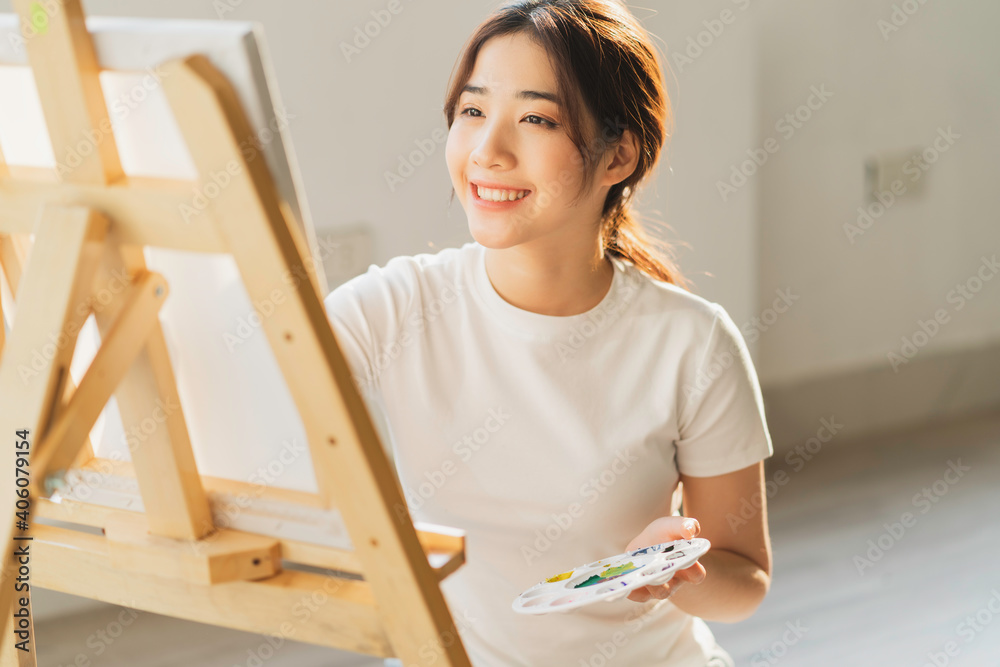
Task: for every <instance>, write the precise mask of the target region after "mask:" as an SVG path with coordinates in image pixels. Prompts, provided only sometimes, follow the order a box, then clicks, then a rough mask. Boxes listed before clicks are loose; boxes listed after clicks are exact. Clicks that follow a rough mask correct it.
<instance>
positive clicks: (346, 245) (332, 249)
mask: <svg viewBox="0 0 1000 667" xmlns="http://www.w3.org/2000/svg"><path fill="white" fill-rule="evenodd" d="M316 241H317V244H318V245H319V252H320V256H321V257H322V258H323V269H324V270H325V271H326V279H327V283H328V285H327V286H328V287H329V288H330V289H331V290H332V289H333V288H335V287H337V286H338V285H341V284H342V283H345V282H347V281H348V280H350V279H351V278H353V277H355V276H357V275H360V274H362V273H364V272H365V271H367V270H368V267H369V266H371V264H372V262H373V261H374V257H375V251H374V239H373V238H372V233H371V229H370V227H369V226H368V225H358V226H355V227H350V228H331V229H327V230H317V231H316Z"/></svg>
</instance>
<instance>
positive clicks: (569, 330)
mask: <svg viewBox="0 0 1000 667" xmlns="http://www.w3.org/2000/svg"><path fill="white" fill-rule="evenodd" d="M612 262H613V264H614V268H615V273H614V278H613V280H612V284H611V288H610V290H609V291H608V293H607V295H606V296H605V297H604V299H603V300H602V301H601V302H600V304H598V305H597V306H595V307H594V308H593V309H591V310H589V311H588V312H586V313H582V314H579V315H573V316H569V317H557V316H550V315H541V314H538V313H532V312H530V311H526V310H522V309H520V308H517V307H515V306H513V305H512V304H510V303H508V302H507V301H505V300H504V299H503V298H502V297H501V296H500V295H499V294H498V293H497V292H496V290H495V289H494V288H493V286H492V284H491V283H490V281H489V277H488V275H487V273H486V264H485V248H484V247H483V246H481V245H480V244H478V243H475V242H470V243H466V244H465V245H464V246H462V247H461V248H447V249H444V250H441V251H440V252H438V253H436V254H430V253H423V254H419V255H415V256H400V257H395V258H393V259H391V260H389V262H387V263H386V265H385V266H384V267H378V266H376V265H374V264H373V265H371V266H370V267H369V269H368V271H367V272H366V273H364V274H361V275H359V276H356V277H355V278H353V279H352V280H350V281H348V282H346V283H344V284H343V285H341V286H340V287H338V288H337V289H335V290H334V291H333V292H331V293H330V294H329V295H328V296H327V298H326V299H325V305H326V310H327V313H328V315H329V318H330V320H331V323H332V325H333V330H334V333H335V335H336V337H337V340H338V342H339V344H340V346H341V348H342V349H343V351H344V354H345V356H346V358H347V360H348V363H349V364H350V366H351V369H352V372H353V374H354V379H355V382H356V383H357V384H358V387H359V388H360V389H361V391H362V395H363V396H364V397H365V400H366V402H367V405H368V407H369V411H370V412H371V413H372V418H373V420H374V421H375V424H376V427H377V428H378V430H379V431H380V434H381V435H382V437H383V444H384V445H385V446H386V448H387V453H388V454H389V456H390V458H391V459H392V460H393V461H394V463H395V466H396V472H397V474H398V475H399V479H400V482H401V485H402V487H403V489H404V492H405V494H406V499H407V503H408V505H409V507H410V513H411V516H412V518H413V519H414V520H415V521H426V522H429V523H435V524H440V525H445V526H453V527H456V528H460V529H463V530H465V531H466V563H465V565H463V566H462V567H460V568H459V569H458V570H457V571H456V572H454V573H453V574H451V575H450V576H448V577H447V578H446V579H445V580H444V581H443V582H442V585H441V588H442V591H443V593H444V595H445V599H446V600H447V603H448V606H449V609H450V610H451V613H452V616H453V618H454V620H455V623H456V626H457V628H458V629H459V634H460V635H461V637H462V641H463V644H464V645H465V648H466V651H467V652H468V654H469V657H470V660H471V661H472V664H473V665H474V667H512V666H515V665H517V666H520V665H523V666H525V667H538V666H540V665H544V666H546V667H563V666H567V667H570V666H571V667H577V666H581V665H583V666H586V665H601V664H617V665H629V666H633V665H664V666H666V665H670V666H672V667H704V665H706V663H707V662H708V659H709V656H711V655H713V651H719V649H718V647H717V646H716V643H715V639H714V637H713V636H712V633H711V631H710V630H709V628H708V626H707V625H706V624H705V623H704V621H702V620H701V619H700V618H697V617H692V616H691V615H689V614H687V613H686V612H684V611H682V610H680V609H679V608H677V607H676V606H674V605H673V604H672V603H671V602H670V601H669V600H666V601H661V600H651V601H649V602H647V603H642V604H640V603H637V602H633V601H631V600H628V599H620V600H617V601H615V602H598V603H595V604H592V605H589V606H585V607H582V608H579V609H576V610H574V611H571V612H568V613H554V614H544V615H540V616H526V615H521V614H517V613H515V612H514V611H513V610H512V609H511V604H512V602H513V601H514V598H516V597H517V596H518V595H519V594H520V593H521V592H522V591H523V590H525V589H526V588H528V587H530V586H532V585H534V584H537V583H538V582H539V581H541V580H543V579H545V578H547V577H551V576H553V575H555V574H558V573H560V572H564V571H567V570H569V569H572V568H574V567H577V566H578V565H581V564H583V563H589V562H592V561H596V560H599V559H601V558H606V557H608V556H612V555H614V554H618V553H621V552H623V551H625V547H626V545H627V544H628V543H629V541H631V539H632V538H633V537H635V536H636V535H638V534H639V533H640V532H641V531H642V530H643V529H644V528H645V527H646V526H647V525H648V524H649V523H650V522H651V521H653V520H654V519H656V518H657V517H660V516H667V515H670V514H674V513H676V512H675V510H676V507H674V506H673V503H672V496H673V495H674V490H675V489H676V487H677V482H678V470H680V471H682V472H684V473H685V474H688V475H692V476H710V475H720V474H723V473H727V472H732V471H734V470H738V469H740V468H744V467H746V466H749V465H751V464H753V463H756V462H757V461H760V460H762V459H764V458H767V457H768V456H770V455H771V454H772V452H773V450H772V446H771V439H770V435H769V433H768V430H767V424H766V421H765V417H764V408H763V401H762V398H761V393H760V387H759V384H758V381H757V377H756V373H755V370H754V367H753V364H752V362H751V360H750V356H749V353H748V351H747V348H746V344H745V342H744V340H743V337H742V336H741V334H740V332H739V329H738V328H737V327H736V325H735V324H734V323H733V321H732V319H731V318H730V317H729V315H728V314H727V313H726V311H725V310H723V308H722V307H721V306H719V305H718V304H716V303H712V302H709V301H707V300H705V299H704V298H702V297H699V296H696V295H693V294H691V293H689V292H687V291H685V290H683V289H680V288H678V287H676V286H674V285H672V284H669V283H665V282H662V281H657V280H653V279H651V278H650V277H648V276H647V275H645V274H643V273H641V272H640V271H639V270H638V269H636V268H635V267H634V266H633V265H632V264H631V263H630V262H628V261H623V260H619V259H615V258H612ZM722 654H723V655H725V653H724V651H723V652H722ZM387 664H392V663H391V662H390V661H387ZM395 664H399V663H398V662H397V663H395ZM714 664H718V663H714Z"/></svg>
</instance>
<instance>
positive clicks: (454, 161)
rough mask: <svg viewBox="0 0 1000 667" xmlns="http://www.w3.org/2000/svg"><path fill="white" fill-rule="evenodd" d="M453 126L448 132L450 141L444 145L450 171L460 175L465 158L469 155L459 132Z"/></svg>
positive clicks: (453, 175) (454, 175)
mask: <svg viewBox="0 0 1000 667" xmlns="http://www.w3.org/2000/svg"><path fill="white" fill-rule="evenodd" d="M452 128H453V129H452V131H451V132H449V133H448V141H447V142H446V143H445V146H444V159H445V162H447V163H448V171H449V172H450V173H451V175H452V177H456V176H459V175H460V173H459V172H461V170H462V167H463V166H464V165H465V158H466V157H467V156H468V151H466V150H465V147H464V145H463V142H462V139H461V137H460V136H459V133H458V132H457V131H455V130H454V126H452Z"/></svg>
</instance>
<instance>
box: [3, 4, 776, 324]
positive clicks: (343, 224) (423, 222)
mask: <svg viewBox="0 0 1000 667" xmlns="http://www.w3.org/2000/svg"><path fill="white" fill-rule="evenodd" d="M227 2H228V3H229V4H228V5H227V4H226V3H227ZM387 4H388V3H387V2H385V1H383V0H364V1H352V2H316V1H312V2H307V1H304V0H286V1H284V2H281V3H277V2H265V1H263V0H243V1H242V2H240V0H218V2H215V3H213V2H210V1H209V0H170V1H169V2H167V1H166V0H154V1H149V2H141V3H140V2H125V1H124V0H89V1H87V2H85V3H84V7H85V10H86V11H87V12H88V14H89V15H92V16H98V15H111V16H130V15H131V16H146V17H156V16H161V17H171V18H197V19H211V20H218V17H219V14H220V12H218V11H217V7H220V6H221V7H226V6H229V7H231V11H225V12H222V13H221V14H222V16H223V17H224V18H226V19H234V20H255V21H260V22H261V23H262V24H263V26H264V33H265V36H266V38H267V42H268V45H269V48H270V53H271V57H272V60H273V61H274V65H275V69H276V72H277V78H278V85H279V89H280V91H281V95H282V98H283V100H284V102H285V106H286V107H287V109H288V111H289V113H290V116H291V119H290V130H291V133H292V137H293V142H294V146H295V151H296V154H297V157H298V161H299V163H300V166H301V169H302V174H303V179H304V183H305V187H306V194H307V197H308V200H309V205H310V207H311V211H312V217H313V220H314V222H315V224H316V226H317V229H319V230H320V231H324V230H327V229H330V228H338V229H344V228H349V227H352V226H355V225H357V224H368V225H370V226H371V229H372V230H373V233H374V241H375V243H374V257H373V258H372V261H374V262H375V263H377V264H384V263H385V262H386V261H388V259H389V258H391V257H393V256H396V255H400V254H415V253H419V252H436V251H437V250H439V249H441V248H445V247H449V246H455V245H460V244H461V243H464V242H466V241H469V240H472V237H471V235H470V234H469V232H468V228H467V223H466V219H465V214H464V212H463V211H462V208H461V206H460V205H459V203H458V201H457V200H456V201H455V203H454V204H453V205H452V206H451V207H450V208H449V206H448V197H449V194H450V190H451V181H450V179H449V177H448V172H447V169H446V166H445V161H444V144H443V142H442V143H439V144H435V142H434V141H433V137H434V136H444V134H443V132H444V131H445V130H446V126H445V120H444V114H443V112H442V105H443V98H444V93H445V86H446V84H447V81H448V77H449V76H450V74H451V71H452V68H453V66H454V65H455V62H456V59H457V58H458V55H459V51H460V49H461V47H462V45H463V44H464V42H465V40H466V39H468V37H469V35H470V34H471V32H472V30H473V29H474V28H475V26H476V25H477V24H478V23H479V21H481V20H482V19H483V18H484V17H485V16H486V15H487V13H488V12H489V10H490V9H491V8H492V7H493V5H494V3H493V2H489V1H482V0H478V1H476V2H444V1H443V0H433V1H432V0H424V1H423V2H411V1H410V0H402V8H403V9H402V11H401V12H400V13H399V14H398V15H394V16H392V20H391V22H389V24H388V25H387V26H386V27H384V28H382V29H381V32H380V34H378V35H377V36H376V37H374V38H373V39H371V43H370V44H369V45H367V46H366V47H365V48H364V49H362V50H361V52H360V53H359V54H354V55H352V56H351V60H350V62H348V60H347V58H346V57H345V56H344V54H343V53H342V50H341V44H342V43H350V42H352V41H353V40H354V38H355V29H356V28H362V29H363V28H364V26H365V24H366V23H367V22H369V21H372V20H373V17H372V15H371V12H372V11H378V10H382V9H385V7H386V6H387ZM714 4H716V5H718V6H720V7H723V6H726V5H729V4H731V3H729V1H728V0H725V1H721V0H714ZM706 6H707V5H706ZM0 11H10V2H9V0H0ZM636 13H637V15H638V16H639V17H640V18H642V19H643V20H644V23H645V25H646V26H647V29H649V30H650V31H651V32H653V33H654V34H655V35H657V36H658V37H659V38H661V39H662V40H664V41H665V42H666V43H667V44H670V43H673V42H675V41H677V42H679V41H683V40H686V39H687V37H688V36H689V35H695V34H697V32H698V31H700V30H703V29H704V27H703V26H702V25H701V23H700V22H701V20H702V19H703V18H705V17H706V16H708V13H706V12H705V7H702V8H699V9H696V8H694V7H693V6H690V7H689V6H688V5H687V4H681V3H677V7H676V8H675V9H672V10H671V11H670V12H660V13H658V14H656V13H653V12H651V11H650V10H636ZM714 13H715V14H717V13H718V12H717V11H715V12H714ZM751 37H752V31H751V30H750V27H749V25H747V24H746V22H744V25H739V24H734V25H733V26H732V27H731V28H728V33H727V34H726V35H725V39H720V40H718V42H717V43H716V44H714V45H713V46H712V48H711V49H707V50H706V52H705V54H704V55H703V56H702V57H701V58H699V59H698V60H697V61H696V64H695V65H693V66H691V67H690V68H688V69H685V70H684V71H683V72H680V73H677V72H675V74H677V76H676V81H674V80H671V81H670V85H671V95H672V97H673V98H674V100H673V101H674V102H675V103H676V104H677V129H676V135H675V141H674V143H673V146H672V147H671V148H669V149H668V156H669V159H670V160H671V162H672V165H673V169H674V174H673V177H670V176H669V174H668V172H667V167H666V166H663V167H662V168H661V170H660V173H659V175H658V184H657V185H656V186H655V187H654V186H653V184H652V183H651V184H650V187H649V191H648V192H647V193H646V196H645V197H644V198H643V199H642V210H643V211H644V212H645V213H646V214H648V215H650V216H654V217H656V218H657V219H659V220H662V221H665V222H666V223H667V224H670V225H671V226H672V227H673V229H674V237H673V239H677V240H682V241H684V242H686V243H688V244H690V245H691V248H690V249H688V248H681V249H680V252H679V254H678V259H679V260H680V261H681V263H682V264H681V266H682V269H683V270H684V272H685V273H686V274H687V275H690V277H691V278H692V279H693V280H696V286H697V288H698V290H699V293H702V294H704V295H705V296H706V297H708V298H710V299H713V300H717V301H719V302H720V303H722V305H723V306H725V307H726V308H727V309H729V311H730V314H732V316H733V317H734V319H736V320H737V322H742V321H744V320H746V319H747V318H748V317H749V316H750V314H751V312H753V311H754V306H753V300H754V299H755V294H756V288H755V286H754V280H755V273H756V268H755V253H754V251H753V247H754V242H753V238H754V236H755V234H754V220H753V216H752V212H753V206H754V204H753V196H752V193H748V195H749V196H747V197H745V198H744V199H743V200H742V201H741V202H738V203H734V204H731V205H729V206H724V205H723V204H722V202H721V201H720V200H719V199H718V197H717V196H716V195H715V193H714V187H713V186H712V185H711V183H712V181H713V179H714V174H715V173H716V172H718V171H720V165H722V164H728V162H727V160H728V156H729V155H730V154H735V153H737V152H739V151H741V150H742V147H743V146H745V145H748V143H749V142H750V140H751V133H752V132H753V127H754V124H753V111H754V108H755V107H754V104H753V102H752V98H753V85H752V83H753V71H752V67H753V61H752V57H751V55H752V54H751V49H750V45H751V44H752V40H751ZM435 131H438V135H435V134H434V133H435ZM418 141H421V142H424V144H425V145H431V146H434V151H433V152H432V153H431V155H430V156H429V158H428V159H427V161H426V162H425V163H424V164H423V165H421V166H419V167H418V168H417V169H416V170H415V173H414V174H413V175H412V176H410V177H409V178H407V179H406V180H405V182H404V183H403V184H402V185H400V186H398V187H397V188H396V189H395V191H391V190H390V189H389V187H388V186H387V185H386V182H385V173H386V172H387V171H395V170H397V169H398V168H399V158H400V156H406V155H408V154H409V153H410V152H411V151H414V150H416V149H417V144H416V143H415V142H418ZM427 142H430V143H429V144H428V143H427ZM706 273H711V274H712V276H708V275H705V274H706Z"/></svg>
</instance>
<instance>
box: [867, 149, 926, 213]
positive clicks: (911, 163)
mask: <svg viewBox="0 0 1000 667" xmlns="http://www.w3.org/2000/svg"><path fill="white" fill-rule="evenodd" d="M920 151H921V149H920V148H911V149H908V150H900V151H887V152H884V153H881V154H879V155H873V156H871V157H869V158H868V159H867V160H865V197H866V200H867V201H868V202H869V203H870V202H873V201H875V200H876V199H878V198H879V196H880V195H882V196H883V197H885V196H887V195H886V194H885V193H888V192H891V193H892V196H893V197H900V196H902V195H904V194H909V195H919V194H920V193H921V192H923V189H924V182H923V180H922V179H921V178H920V177H921V175H922V174H923V172H925V171H927V169H928V165H927V164H926V162H925V160H924V158H923V156H922V155H921V152H920Z"/></svg>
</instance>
